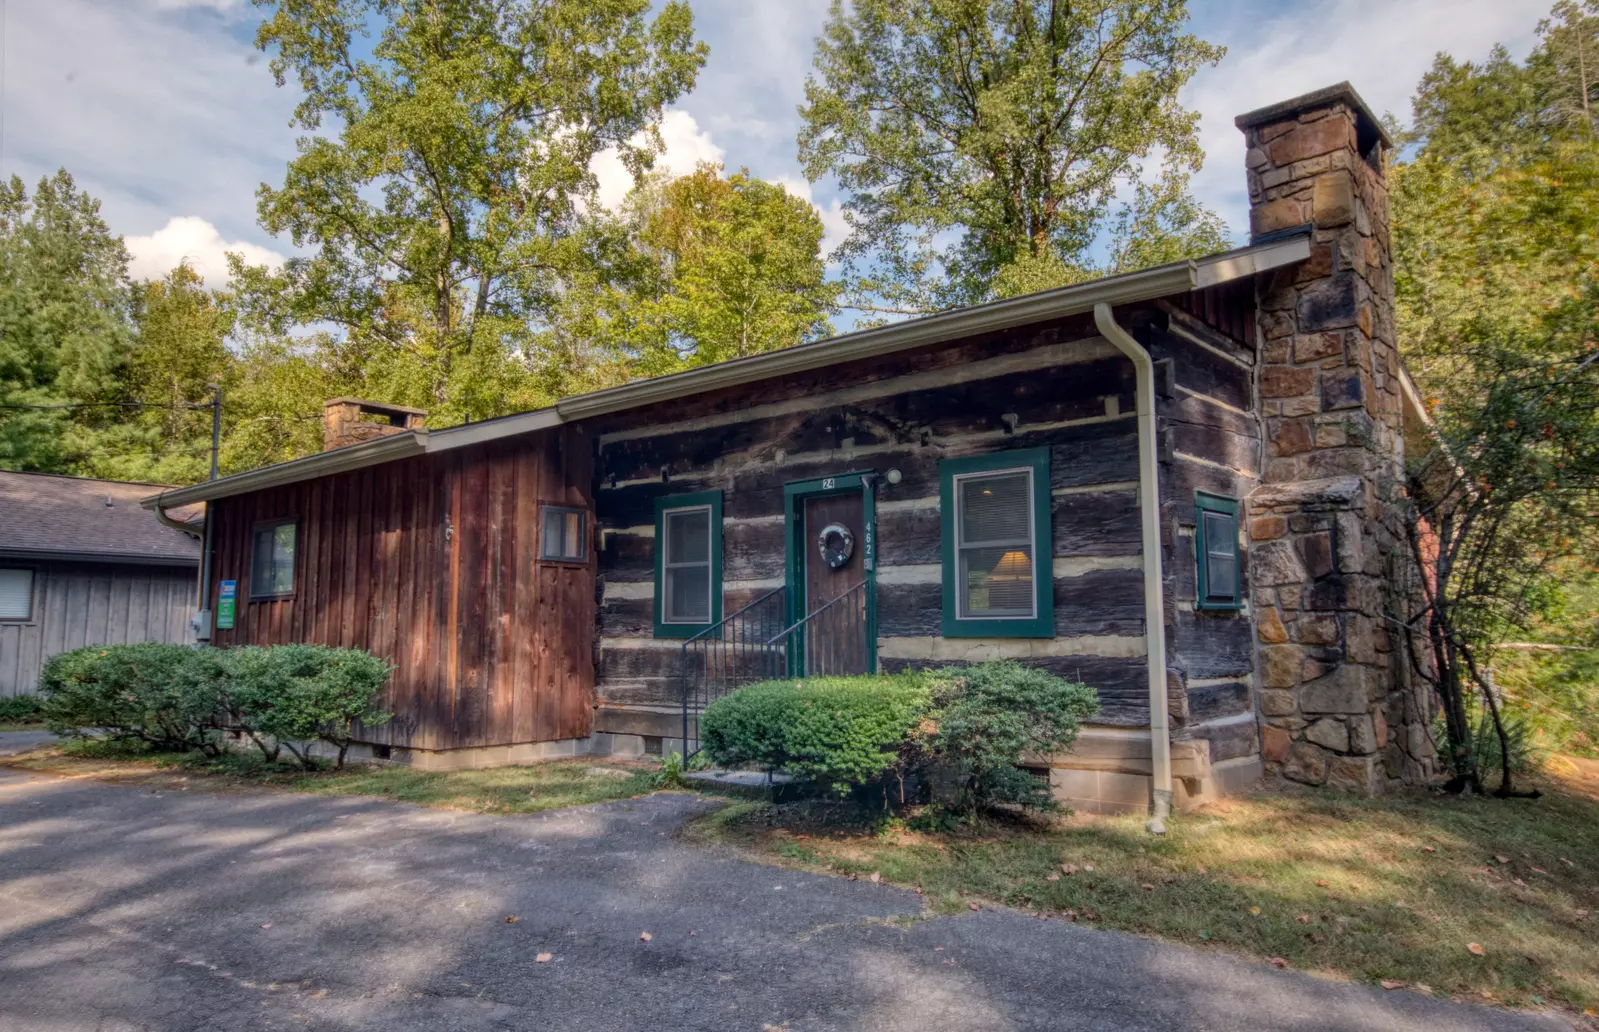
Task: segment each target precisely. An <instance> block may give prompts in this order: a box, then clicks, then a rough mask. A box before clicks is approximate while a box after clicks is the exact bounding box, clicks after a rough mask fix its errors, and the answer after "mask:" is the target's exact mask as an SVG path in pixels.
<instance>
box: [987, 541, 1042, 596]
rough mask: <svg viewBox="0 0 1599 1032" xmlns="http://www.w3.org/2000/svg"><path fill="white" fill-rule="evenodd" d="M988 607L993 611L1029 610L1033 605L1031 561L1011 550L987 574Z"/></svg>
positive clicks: (1025, 555)
mask: <svg viewBox="0 0 1599 1032" xmlns="http://www.w3.org/2000/svg"><path fill="white" fill-rule="evenodd" d="M987 587H988V605H989V606H990V607H991V608H993V609H1018V610H1020V609H1030V608H1031V607H1032V604H1033V560H1032V559H1031V558H1030V557H1029V556H1028V555H1027V553H1026V552H1023V551H1020V550H1019V549H1014V548H1013V549H1011V550H1010V551H1008V552H1006V553H1005V554H1004V555H1002V556H1000V557H999V562H997V563H995V564H994V568H993V569H992V570H991V571H989V574H988V583H987Z"/></svg>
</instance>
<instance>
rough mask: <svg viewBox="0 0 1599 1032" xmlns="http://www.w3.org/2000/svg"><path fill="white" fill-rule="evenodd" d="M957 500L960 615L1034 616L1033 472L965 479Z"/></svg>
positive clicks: (958, 490)
mask: <svg viewBox="0 0 1599 1032" xmlns="http://www.w3.org/2000/svg"><path fill="white" fill-rule="evenodd" d="M956 500H957V501H956V504H957V508H958V509H959V514H958V517H957V529H958V533H957V535H956V551H957V553H958V556H957V561H958V563H959V566H960V570H959V578H960V579H959V583H960V585H961V588H962V590H961V593H960V601H961V610H960V615H961V616H963V617H1001V616H1004V617H1016V616H1020V617H1030V616H1032V615H1033V612H1034V599H1035V596H1036V592H1035V590H1034V584H1033V548H1034V541H1033V519H1032V510H1033V498H1032V471H1031V470H1025V469H1022V470H1007V471H1005V472H1002V473H993V474H982V475H975V476H968V477H963V478H961V479H960V480H959V481H957V493H956Z"/></svg>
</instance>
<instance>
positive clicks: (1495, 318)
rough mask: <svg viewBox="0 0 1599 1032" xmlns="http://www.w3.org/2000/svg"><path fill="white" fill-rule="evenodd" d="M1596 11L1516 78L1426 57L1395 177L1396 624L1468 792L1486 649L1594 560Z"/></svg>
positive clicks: (1585, 13) (1548, 606)
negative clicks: (1422, 663)
mask: <svg viewBox="0 0 1599 1032" xmlns="http://www.w3.org/2000/svg"><path fill="white" fill-rule="evenodd" d="M1596 12H1599V4H1596V3H1594V2H1590V3H1588V4H1586V5H1584V6H1582V7H1578V6H1577V5H1576V4H1571V3H1562V4H1559V5H1557V6H1556V8H1555V10H1554V17H1553V18H1552V19H1551V20H1549V21H1545V22H1544V23H1542V24H1541V25H1540V27H1539V32H1540V39H1541V41H1540V44H1539V46H1538V47H1537V48H1536V49H1535V51H1534V52H1533V54H1532V55H1531V56H1530V57H1529V58H1528V60H1527V61H1526V62H1524V63H1521V64H1517V63H1516V62H1515V61H1513V60H1511V59H1510V57H1509V56H1508V54H1507V53H1506V52H1505V51H1503V49H1500V50H1498V51H1496V52H1495V53H1494V54H1493V55H1492V56H1491V57H1490V58H1489V60H1487V61H1486V62H1484V63H1482V64H1471V63H1465V62H1456V61H1454V60H1453V59H1451V58H1449V57H1448V56H1447V55H1440V56H1439V57H1438V59H1437V60H1436V62H1435V63H1434V66H1433V68H1432V70H1431V71H1430V72H1429V73H1428V75H1427V76H1426V77H1425V78H1424V79H1423V81H1422V83H1421V86H1420V88H1419V90H1418V92H1417V95H1416V98H1415V102H1414V111H1415V127H1414V129H1413V130H1412V132H1411V134H1410V135H1409V142H1410V143H1413V144H1416V145H1417V149H1416V151H1415V154H1414V156H1413V158H1412V160H1410V161H1409V162H1407V163H1405V164H1402V165H1400V166H1397V167H1396V168H1395V169H1394V175H1393V192H1392V210H1393V224H1394V258H1395V284H1396V288H1397V297H1398V326H1399V331H1400V344H1401V347H1402V349H1403V351H1404V353H1405V357H1406V359H1407V363H1408V365H1409V367H1410V369H1411V371H1412V372H1413V373H1414V374H1415V376H1416V379H1417V381H1418V385H1419V387H1420V389H1421V391H1422V394H1423V396H1424V403H1425V405H1426V406H1427V408H1428V409H1429V411H1430V412H1431V413H1432V416H1433V421H1434V430H1435V434H1436V437H1435V442H1436V443H1435V446H1434V447H1433V448H1432V449H1431V451H1430V452H1428V453H1426V454H1422V455H1413V456H1412V460H1413V461H1412V469H1411V471H1410V475H1411V481H1412V484H1411V486H1412V491H1411V496H1412V499H1413V504H1414V509H1413V512H1412V514H1411V516H1412V519H1411V535H1412V537H1411V540H1412V546H1413V558H1414V559H1415V567H1416V569H1417V571H1418V572H1419V574H1420V588H1421V590H1422V592H1423V606H1422V608H1421V609H1420V610H1419V611H1417V612H1414V613H1411V614H1409V620H1408V625H1409V627H1410V628H1411V630H1412V631H1413V632H1414V633H1415V634H1416V636H1417V637H1418V639H1419V640H1420V641H1421V642H1423V643H1424V644H1425V648H1426V651H1427V652H1428V653H1429V654H1430V658H1431V660H1432V663H1431V666H1430V668H1428V669H1426V670H1424V672H1425V673H1427V674H1428V675H1429V676H1430V677H1432V678H1433V679H1434V683H1435V684H1436V686H1437V688H1438V690H1439V694H1440V696H1441V697H1442V699H1443V700H1444V704H1445V705H1444V709H1445V713H1444V716H1445V718H1446V722H1447V724H1448V737H1449V744H1450V746H1451V747H1452V748H1453V750H1454V753H1455V755H1454V759H1455V762H1456V766H1457V771H1458V773H1460V774H1461V775H1462V776H1463V777H1465V778H1468V779H1475V778H1476V776H1477V769H1478V762H1477V758H1476V755H1475V752H1476V751H1475V749H1474V744H1475V743H1474V735H1473V727H1472V722H1471V720H1470V711H1471V709H1472V706H1473V702H1472V699H1473V697H1474V695H1475V696H1476V697H1478V698H1480V703H1481V704H1482V705H1483V706H1485V707H1486V708H1487V709H1488V710H1489V711H1490V716H1491V717H1492V718H1493V722H1494V724H1495V725H1496V732H1497V734H1498V735H1500V736H1504V734H1505V731H1504V726H1503V722H1502V721H1501V720H1500V719H1499V718H1500V716H1501V713H1500V709H1501V703H1502V702H1503V701H1504V700H1503V697H1502V695H1501V693H1500V692H1499V691H1498V690H1496V689H1495V688H1494V687H1493V685H1492V682H1491V680H1490V676H1489V673H1488V671H1489V666H1490V664H1491V663H1492V662H1493V661H1494V659H1495V656H1496V653H1497V651H1498V650H1499V645H1500V643H1502V642H1504V641H1505V640H1506V639H1507V637H1511V636H1516V637H1520V636H1523V635H1525V634H1526V633H1527V631H1528V629H1529V628H1531V627H1533V626H1535V625H1538V624H1539V623H1540V621H1541V620H1543V621H1546V620H1547V619H1548V618H1550V617H1551V616H1552V615H1554V614H1556V613H1557V612H1558V611H1559V603H1560V601H1561V599H1562V597H1563V595H1564V594H1565V592H1564V591H1563V585H1562V581H1563V580H1564V579H1565V574H1566V573H1567V572H1568V571H1569V570H1570V569H1572V568H1573V567H1572V564H1573V563H1577V564H1579V568H1580V566H1582V565H1592V556H1593V555H1594V554H1595V546H1596V537H1595V526H1596V519H1599V406H1596V405H1595V403H1594V399H1595V398H1599V275H1596V270H1599V232H1596V230H1599V221H1596V220H1599V143H1596V140H1595V137H1594V132H1593V128H1594V127H1593V122H1592V118H1591V116H1590V115H1589V114H1587V112H1586V110H1585V107H1584V105H1583V104H1582V103H1581V102H1580V98H1582V97H1586V96H1589V95H1591V94H1592V93H1593V90H1594V87H1593V86H1592V85H1591V83H1590V81H1589V80H1588V79H1585V78H1584V76H1585V75H1587V74H1588V73H1587V72H1586V71H1585V69H1586V68H1587V65H1588V62H1589V61H1590V60H1591V57H1590V56H1585V55H1591V54H1592V53H1594V52H1599V48H1596V47H1595V42H1596V34H1599V17H1596V16H1595V15H1596ZM1585 556H1586V557H1587V558H1586V559H1585V558H1584V557H1585ZM1500 746H1501V747H1500V749H1499V750H1498V751H1499V752H1500V753H1501V754H1502V755H1509V754H1510V752H1511V749H1510V748H1508V746H1507V745H1506V743H1505V742H1504V741H1501V743H1500ZM1503 773H1504V779H1503V782H1502V785H1501V787H1502V788H1503V789H1504V790H1507V791H1508V790H1509V789H1510V774H1511V771H1510V768H1509V765H1506V767H1505V768H1504V771H1503Z"/></svg>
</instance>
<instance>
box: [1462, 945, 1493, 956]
mask: <svg viewBox="0 0 1599 1032" xmlns="http://www.w3.org/2000/svg"><path fill="white" fill-rule="evenodd" d="M1466 950H1467V951H1468V952H1470V954H1471V955H1472V956H1473V957H1480V956H1482V955H1483V954H1484V953H1487V952H1488V951H1487V950H1485V949H1483V948H1482V944H1481V943H1475V942H1468V943H1466Z"/></svg>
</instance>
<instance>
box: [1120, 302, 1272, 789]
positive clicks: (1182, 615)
mask: <svg viewBox="0 0 1599 1032" xmlns="http://www.w3.org/2000/svg"><path fill="white" fill-rule="evenodd" d="M1212 294H1214V295H1217V296H1209V295H1212ZM1253 304H1254V299H1253V293H1252V288H1251V291H1249V292H1243V291H1240V290H1235V289H1231V288H1227V289H1224V290H1222V291H1217V292H1206V293H1205V294H1192V295H1189V296H1188V297H1186V298H1184V299H1182V303H1181V304H1180V305H1167V304H1159V305H1156V306H1152V307H1150V308H1147V309H1143V310H1141V311H1140V312H1138V313H1135V314H1130V315H1129V316H1127V317H1126V318H1125V319H1124V322H1125V323H1126V324H1127V325H1128V328H1129V329H1131V330H1132V331H1133V334H1134V336H1135V337H1136V338H1137V339H1138V340H1139V342H1140V343H1142V344H1143V345H1144V346H1145V347H1146V348H1148V349H1149V352H1150V355H1151V357H1153V358H1154V359H1155V360H1156V362H1157V363H1159V364H1158V365H1157V368H1158V369H1160V371H1161V374H1160V375H1159V376H1157V395H1158V396H1157V399H1156V411H1157V413H1158V415H1159V420H1158V426H1159V431H1158V432H1159V434H1160V442H1159V445H1160V447H1159V455H1160V495H1161V536H1162V544H1163V547H1164V554H1163V557H1162V563H1163V566H1164V570H1163V572H1164V574H1165V581H1166V595H1167V599H1166V661H1167V670H1168V683H1169V684H1170V685H1171V693H1170V718H1171V724H1172V736H1173V738H1175V739H1177V740H1179V741H1181V740H1191V739H1204V740H1207V741H1208V742H1209V743H1210V757H1211V760H1212V762H1218V763H1219V762H1222V761H1225V760H1232V759H1240V758H1243V757H1247V756H1251V755H1255V754H1257V753H1258V752H1259V751H1260V746H1259V729H1258V726H1257V719H1256V715H1255V696H1254V689H1253V679H1254V670H1255V630H1254V619H1253V616H1252V614H1251V612H1250V609H1249V601H1248V584H1249V573H1248V563H1249V556H1248V552H1247V549H1246V548H1245V549H1241V551H1240V562H1241V564H1242V575H1243V583H1244V585H1245V599H1244V603H1245V604H1244V609H1243V610H1242V611H1238V612H1229V611H1215V610H1209V611H1206V610H1199V609H1197V608H1196V606H1195V601H1196V595H1197V593H1198V566H1197V560H1196V557H1195V555H1194V544H1195V537H1194V529H1195V522H1196V519H1197V516H1196V512H1195V508H1194V492H1195V491H1208V492H1211V493H1214V494H1219V495H1225V496H1227V497H1230V498H1236V499H1238V500H1239V501H1240V502H1241V503H1244V502H1246V501H1247V499H1248V497H1249V494H1250V492H1251V491H1253V490H1254V488H1255V486H1256V485H1257V484H1258V483H1259V476H1260V469H1261V433H1260V421H1259V419H1258V418H1257V415H1256V412H1257V402H1256V400H1255V386H1254V377H1255V354H1254V349H1253V348H1252V347H1249V346H1245V345H1244V344H1243V343H1241V342H1239V341H1238V340H1236V339H1235V338H1234V337H1233V336H1232V335H1231V334H1232V333H1248V334H1249V335H1250V336H1251V337H1252V336H1253V328H1254V315H1253V310H1254V309H1253ZM1223 330H1227V331H1228V332H1222V331H1223ZM1246 516H1247V514H1246V513H1245V512H1244V509H1243V507H1242V506H1241V507H1240V520H1242V519H1244V518H1246Z"/></svg>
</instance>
